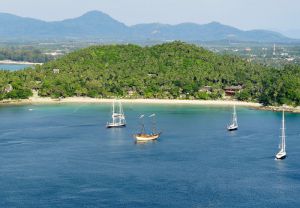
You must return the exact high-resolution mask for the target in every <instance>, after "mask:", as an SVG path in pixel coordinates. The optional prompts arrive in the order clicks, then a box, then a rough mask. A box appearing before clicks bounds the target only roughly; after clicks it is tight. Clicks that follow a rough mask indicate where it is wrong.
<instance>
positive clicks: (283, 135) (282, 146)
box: [281, 110, 285, 152]
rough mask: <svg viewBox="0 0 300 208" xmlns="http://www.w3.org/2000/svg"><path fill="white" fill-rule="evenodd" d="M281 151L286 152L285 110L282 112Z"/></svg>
mask: <svg viewBox="0 0 300 208" xmlns="http://www.w3.org/2000/svg"><path fill="white" fill-rule="evenodd" d="M281 151H283V152H285V120H284V110H283V111H282V128H281Z"/></svg>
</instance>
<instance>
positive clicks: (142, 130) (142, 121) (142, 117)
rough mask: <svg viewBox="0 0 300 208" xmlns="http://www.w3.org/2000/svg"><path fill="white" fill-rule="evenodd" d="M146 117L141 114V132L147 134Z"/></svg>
mask: <svg viewBox="0 0 300 208" xmlns="http://www.w3.org/2000/svg"><path fill="white" fill-rule="evenodd" d="M144 117H145V116H144V115H141V116H140V120H141V127H142V128H141V134H145V132H146V131H145V123H144Z"/></svg>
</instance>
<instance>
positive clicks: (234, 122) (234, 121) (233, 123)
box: [227, 105, 239, 131]
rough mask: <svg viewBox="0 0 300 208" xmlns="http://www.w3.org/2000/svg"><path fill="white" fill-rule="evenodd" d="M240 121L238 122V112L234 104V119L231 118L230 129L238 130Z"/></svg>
mask: <svg viewBox="0 0 300 208" xmlns="http://www.w3.org/2000/svg"><path fill="white" fill-rule="evenodd" d="M238 128H239V126H238V122H237V114H236V109H235V105H234V106H233V114H232V119H231V124H229V125H228V126H227V130H228V131H236V130H238Z"/></svg>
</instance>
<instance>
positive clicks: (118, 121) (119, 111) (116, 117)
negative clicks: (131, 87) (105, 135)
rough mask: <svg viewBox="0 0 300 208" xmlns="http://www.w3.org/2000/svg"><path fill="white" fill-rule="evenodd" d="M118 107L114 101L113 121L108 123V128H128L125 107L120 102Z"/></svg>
mask: <svg viewBox="0 0 300 208" xmlns="http://www.w3.org/2000/svg"><path fill="white" fill-rule="evenodd" d="M117 102H118V105H117V106H116V101H113V105H112V116H111V117H112V121H111V122H107V124H106V127H107V128H119V127H125V126H126V120H125V115H124V112H123V107H122V104H121V102H120V101H117Z"/></svg>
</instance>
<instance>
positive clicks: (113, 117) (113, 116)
mask: <svg viewBox="0 0 300 208" xmlns="http://www.w3.org/2000/svg"><path fill="white" fill-rule="evenodd" d="M112 119H113V124H115V123H116V119H115V100H114V101H113V112H112Z"/></svg>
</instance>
